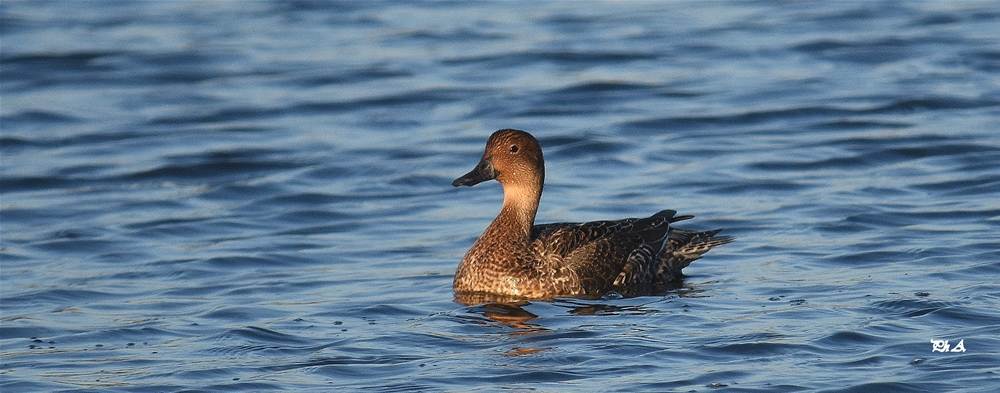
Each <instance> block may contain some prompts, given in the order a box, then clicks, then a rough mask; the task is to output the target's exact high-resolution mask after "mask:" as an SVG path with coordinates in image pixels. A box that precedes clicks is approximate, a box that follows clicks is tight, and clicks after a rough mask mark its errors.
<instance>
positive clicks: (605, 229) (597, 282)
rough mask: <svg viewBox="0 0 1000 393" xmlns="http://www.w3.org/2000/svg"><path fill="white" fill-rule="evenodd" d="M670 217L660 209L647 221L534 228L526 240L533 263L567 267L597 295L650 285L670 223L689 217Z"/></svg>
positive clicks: (587, 289) (629, 219) (582, 283)
mask: <svg viewBox="0 0 1000 393" xmlns="http://www.w3.org/2000/svg"><path fill="white" fill-rule="evenodd" d="M676 213H677V212H675V211H673V210H664V211H661V212H659V213H656V214H654V215H652V216H650V217H647V218H627V219H624V220H618V221H594V222H586V223H557V224H545V225H537V226H535V227H534V228H533V230H532V235H533V236H532V238H533V239H534V242H533V243H534V246H535V249H536V251H537V252H538V253H539V260H542V261H558V263H561V264H564V265H565V266H568V267H570V268H571V269H572V270H573V271H574V272H576V274H577V276H578V278H579V281H580V283H581V285H582V286H583V288H584V290H585V291H586V292H587V293H588V294H596V295H601V294H603V293H604V292H606V291H608V290H610V289H611V288H612V287H614V286H616V285H626V286H628V285H633V284H634V283H636V282H645V283H646V284H648V283H650V282H652V280H653V278H654V275H655V274H656V267H655V261H656V258H657V254H658V253H659V251H660V250H661V249H662V248H663V245H664V242H665V241H667V239H668V234H669V233H670V223H672V222H676V221H679V220H684V219H688V218H691V216H675V214H676Z"/></svg>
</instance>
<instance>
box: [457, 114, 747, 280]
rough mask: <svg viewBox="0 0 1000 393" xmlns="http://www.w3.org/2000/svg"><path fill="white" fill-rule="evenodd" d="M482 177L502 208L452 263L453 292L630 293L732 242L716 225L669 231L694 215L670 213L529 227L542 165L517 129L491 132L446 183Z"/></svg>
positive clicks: (535, 147) (531, 142) (530, 140)
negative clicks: (472, 159)
mask: <svg viewBox="0 0 1000 393" xmlns="http://www.w3.org/2000/svg"><path fill="white" fill-rule="evenodd" d="M486 180H497V181H498V182H500V184H501V185H503V190H504V201H503V206H502V207H501V209H500V214H499V215H498V216H497V218H496V219H494V220H493V222H492V223H491V224H490V225H489V226H488V227H487V228H486V231H484V232H483V234H482V236H480V237H479V239H478V240H476V242H475V243H474V244H473V245H472V247H471V248H470V249H469V251H468V253H466V254H465V257H464V258H462V262H461V263H460V264H459V266H458V271H457V272H456V273H455V283H454V289H455V292H456V293H460V294H461V293H489V294H496V295H501V296H511V297H520V298H532V299H539V298H553V297H556V296H601V295H604V294H606V293H607V292H609V291H617V292H619V293H621V294H623V295H626V296H638V295H643V294H646V293H650V292H651V291H653V290H654V289H655V288H656V287H657V286H662V285H665V284H669V283H675V282H677V281H679V280H680V278H681V277H682V274H681V269H683V268H685V267H687V266H688V265H689V264H690V263H691V261H694V260H695V259H698V258H700V257H701V255H702V254H703V253H705V252H706V251H708V250H709V249H711V248H713V247H716V246H720V245H723V244H726V243H729V242H731V241H732V240H733V239H732V238H731V237H728V236H716V234H717V233H718V232H719V230H715V231H708V232H694V231H685V230H680V229H676V228H673V227H671V226H670V224H671V223H674V222H677V221H681V220H687V219H690V218H693V217H694V216H676V213H677V212H675V211H673V210H663V211H661V212H659V213H656V214H654V215H652V216H650V217H647V218H627V219H624V220H618V221H594V222H586V223H553V224H542V225H534V221H535V213H536V212H537V211H538V202H539V199H540V198H541V195H542V188H543V185H544V180H545V163H544V160H543V158H542V149H541V146H539V144H538V141H537V140H536V139H535V138H534V137H533V136H531V134H528V133H527V132H524V131H519V130H511V129H504V130H499V131H497V132H494V133H493V135H491V136H490V139H489V141H487V142H486V151H485V152H484V153H483V158H482V160H480V162H479V165H477V166H476V168H475V169H473V170H472V171H471V172H469V173H467V174H466V175H464V176H462V177H460V178H458V179H456V180H455V181H454V182H453V183H452V185H454V186H456V187H457V186H461V185H466V186H472V185H475V184H478V183H480V182H483V181H486Z"/></svg>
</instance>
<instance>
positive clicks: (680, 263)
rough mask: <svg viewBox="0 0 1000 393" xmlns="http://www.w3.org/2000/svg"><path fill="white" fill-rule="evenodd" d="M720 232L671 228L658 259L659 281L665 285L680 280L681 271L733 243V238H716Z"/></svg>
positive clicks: (718, 230)
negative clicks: (715, 249) (706, 254)
mask: <svg viewBox="0 0 1000 393" xmlns="http://www.w3.org/2000/svg"><path fill="white" fill-rule="evenodd" d="M720 231H722V230H721V229H716V230H714V231H705V232H696V231H685V230H683V229H676V228H671V230H670V234H669V235H668V236H667V242H666V244H664V247H663V250H662V251H660V253H659V255H657V258H656V261H657V265H658V266H657V274H656V278H657V280H658V281H661V282H664V283H669V282H673V281H678V280H680V279H681V277H683V276H684V275H683V274H681V269H684V268H686V267H687V266H688V265H690V264H691V262H693V261H694V260H696V259H698V258H701V255H702V254H704V253H705V252H707V251H708V250H711V249H713V248H715V247H718V246H721V245H723V244H728V243H730V242H732V241H733V237H732V236H716V234H718V233H719V232H720Z"/></svg>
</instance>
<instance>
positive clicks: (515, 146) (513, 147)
mask: <svg viewBox="0 0 1000 393" xmlns="http://www.w3.org/2000/svg"><path fill="white" fill-rule="evenodd" d="M510 152H511V153H517V145H511V146H510Z"/></svg>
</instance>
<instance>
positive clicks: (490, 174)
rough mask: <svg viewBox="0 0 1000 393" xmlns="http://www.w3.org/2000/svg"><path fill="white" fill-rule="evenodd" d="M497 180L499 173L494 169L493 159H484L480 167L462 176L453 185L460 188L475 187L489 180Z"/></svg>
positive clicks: (477, 166) (480, 162)
mask: <svg viewBox="0 0 1000 393" xmlns="http://www.w3.org/2000/svg"><path fill="white" fill-rule="evenodd" d="M496 178H497V171H496V169H493V159H492V158H491V157H484V158H483V159H482V160H481V161H479V165H476V168H475V169H473V170H472V171H471V172H469V173H466V174H465V175H462V177H460V178H458V179H455V181H453V182H451V185H453V186H455V187H458V186H474V185H476V184H479V183H482V182H484V181H487V180H493V179H496Z"/></svg>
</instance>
